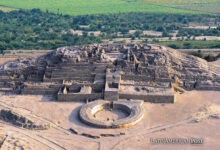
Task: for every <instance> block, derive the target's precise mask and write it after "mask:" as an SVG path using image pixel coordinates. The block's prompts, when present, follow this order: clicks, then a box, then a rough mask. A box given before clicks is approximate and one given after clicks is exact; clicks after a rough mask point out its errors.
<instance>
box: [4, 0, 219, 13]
mask: <svg viewBox="0 0 220 150" xmlns="http://www.w3.org/2000/svg"><path fill="white" fill-rule="evenodd" d="M0 5H1V6H7V7H11V8H23V9H33V8H40V9H41V10H43V11H46V10H48V11H49V12H54V13H62V14H69V15H86V14H109V13H119V12H150V13H152V12H153V13H155V12H156V13H175V14H179V13H181V14H182V13H184V14H185V13H193V14H195V13H208V12H211V13H219V12H220V1H219V0H62V1H61V0H0Z"/></svg>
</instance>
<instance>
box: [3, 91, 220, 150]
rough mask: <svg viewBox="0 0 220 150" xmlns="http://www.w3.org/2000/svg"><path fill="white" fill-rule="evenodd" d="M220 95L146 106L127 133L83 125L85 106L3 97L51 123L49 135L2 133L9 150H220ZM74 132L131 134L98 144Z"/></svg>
mask: <svg viewBox="0 0 220 150" xmlns="http://www.w3.org/2000/svg"><path fill="white" fill-rule="evenodd" d="M219 99H220V92H214V91H190V92H186V93H184V94H177V101H176V102H175V103H174V104H151V103H145V104H144V108H145V117H144V119H143V120H142V121H141V122H140V123H139V124H137V125H136V126H134V127H131V128H127V129H98V128H93V127H90V126H87V125H85V124H83V123H81V122H80V121H79V119H78V111H79V109H80V107H81V106H82V105H83V104H84V103H83V102H56V101H54V100H55V99H54V98H53V97H47V96H31V95H30V96H13V95H1V96H0V107H1V108H10V109H13V110H14V111H17V112H20V113H21V114H24V115H28V116H33V117H35V118H38V119H39V120H44V121H45V122H49V123H50V124H51V128H50V129H49V130H44V131H31V130H28V129H23V128H19V127H16V126H13V125H11V124H9V123H7V122H3V121H1V122H0V126H1V130H0V134H4V135H7V138H6V140H5V142H4V144H3V147H2V148H3V149H11V148H15V147H17V148H19V147H20V148H24V149H36V150H37V149H68V150H69V149H70V150H72V149H85V150H93V149H101V150H110V149H114V150H121V149H123V150H136V149H140V150H142V149H169V150H170V149H184V150H185V149H198V150H201V149H204V150H205V149H216V150H217V149H219V146H220V140H219V139H220V132H218V131H220V126H219V123H220V119H216V118H214V117H211V116H212V115H214V114H219V113H220V101H219ZM69 128H73V129H76V130H78V131H79V132H81V133H82V132H86V133H90V134H93V135H100V134H118V133H120V132H123V133H125V135H121V136H118V137H101V138H100V139H93V138H88V137H84V136H81V135H76V134H73V133H71V132H70V131H69ZM191 137H193V138H202V139H203V141H204V143H203V144H201V145H192V144H180V145H179V144H153V143H150V138H191Z"/></svg>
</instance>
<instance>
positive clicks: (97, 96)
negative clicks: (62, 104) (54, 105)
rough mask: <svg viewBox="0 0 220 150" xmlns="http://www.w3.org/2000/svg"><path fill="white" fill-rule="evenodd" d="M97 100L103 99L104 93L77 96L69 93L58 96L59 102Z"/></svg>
mask: <svg viewBox="0 0 220 150" xmlns="http://www.w3.org/2000/svg"><path fill="white" fill-rule="evenodd" d="M87 99H88V100H95V99H103V94H102V93H91V94H78V93H77V94H76V93H68V94H61V93H59V94H57V100H58V101H77V100H87Z"/></svg>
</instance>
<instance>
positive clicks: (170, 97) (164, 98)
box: [119, 94, 175, 103]
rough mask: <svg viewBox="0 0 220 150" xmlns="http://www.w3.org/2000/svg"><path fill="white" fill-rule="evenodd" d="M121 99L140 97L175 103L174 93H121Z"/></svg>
mask: <svg viewBox="0 0 220 150" xmlns="http://www.w3.org/2000/svg"><path fill="white" fill-rule="evenodd" d="M119 98H120V99H138V100H144V101H145V102H152V103H174V101H175V96H174V95H134V94H119Z"/></svg>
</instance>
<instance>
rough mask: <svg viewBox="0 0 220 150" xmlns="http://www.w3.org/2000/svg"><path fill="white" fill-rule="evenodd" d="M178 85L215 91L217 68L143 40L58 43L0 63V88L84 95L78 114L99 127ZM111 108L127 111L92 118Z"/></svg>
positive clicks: (135, 116)
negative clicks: (111, 116) (32, 55)
mask: <svg viewBox="0 0 220 150" xmlns="http://www.w3.org/2000/svg"><path fill="white" fill-rule="evenodd" d="M178 90H179V91H184V90H218V91H219V90H220V70H218V68H216V67H215V66H213V65H211V64H209V63H208V62H206V61H205V60H202V59H200V58H197V57H194V56H190V55H187V54H182V53H180V52H178V51H175V50H173V49H170V48H166V47H163V46H157V45H147V44H93V45H85V46H72V47H63V48H58V49H57V50H55V51H53V52H51V53H49V54H47V55H43V56H40V57H38V58H29V59H23V60H16V61H12V62H7V63H4V64H2V65H0V92H5V93H13V94H29V95H55V96H56V99H57V101H85V102H87V103H88V104H85V105H84V106H83V107H82V108H81V110H80V112H79V114H80V115H79V116H80V119H81V120H82V121H83V122H85V123H87V124H90V125H93V126H97V127H102V128H117V127H128V126H131V125H134V124H136V123H138V122H139V121H140V120H141V119H142V118H143V115H144V110H142V107H141V105H142V102H151V103H174V102H175V91H178ZM91 101H92V102H91ZM114 108H117V109H122V110H123V111H125V112H126V113H127V114H128V115H127V116H126V117H125V118H122V119H119V120H109V121H99V120H97V119H96V118H94V115H95V114H96V113H97V112H98V111H101V110H102V109H114Z"/></svg>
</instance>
